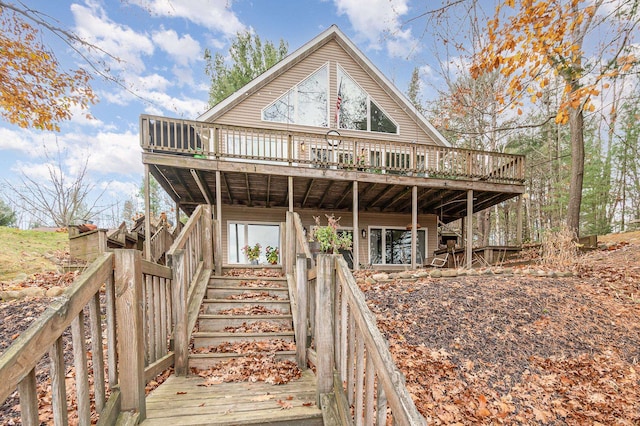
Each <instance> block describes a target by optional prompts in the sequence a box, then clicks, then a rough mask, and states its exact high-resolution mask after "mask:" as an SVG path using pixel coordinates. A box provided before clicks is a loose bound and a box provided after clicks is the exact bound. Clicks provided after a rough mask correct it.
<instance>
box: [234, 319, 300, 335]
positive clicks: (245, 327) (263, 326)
mask: <svg viewBox="0 0 640 426" xmlns="http://www.w3.org/2000/svg"><path fill="white" fill-rule="evenodd" d="M224 331H226V332H229V333H258V332H263V333H275V332H279V331H291V325H285V324H281V323H277V322H272V321H255V322H252V323H248V324H247V323H246V322H243V323H242V325H240V326H237V327H231V326H229V327H225V328H224Z"/></svg>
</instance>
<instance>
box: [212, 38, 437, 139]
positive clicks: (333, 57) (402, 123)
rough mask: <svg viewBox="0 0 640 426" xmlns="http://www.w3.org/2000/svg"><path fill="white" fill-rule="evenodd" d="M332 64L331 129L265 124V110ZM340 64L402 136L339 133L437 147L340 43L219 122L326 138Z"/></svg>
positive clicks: (331, 44) (312, 55)
mask: <svg viewBox="0 0 640 426" xmlns="http://www.w3.org/2000/svg"><path fill="white" fill-rule="evenodd" d="M326 63H329V95H330V96H329V119H330V127H329V128H324V127H311V126H300V125H294V124H285V123H274V122H269V121H262V114H261V112H262V108H264V107H266V106H267V105H269V104H271V103H272V102H273V101H275V100H276V99H278V98H279V97H280V96H281V95H283V94H284V93H286V92H287V91H288V90H289V89H291V87H293V86H294V85H295V84H297V83H299V82H301V81H302V80H304V79H305V78H306V77H308V76H309V75H310V74H312V73H313V72H314V71H316V70H317V69H318V68H320V67H321V66H323V65H324V64H326ZM337 64H340V66H341V67H342V68H343V69H344V70H345V71H346V72H347V73H348V74H349V75H350V76H351V77H352V78H353V79H354V80H355V81H356V82H357V83H358V84H359V85H360V86H361V87H362V88H363V89H364V90H365V91H366V92H367V93H368V94H369V95H370V96H371V97H372V98H373V99H374V100H375V102H376V103H377V104H378V106H380V107H381V108H382V109H383V110H384V111H385V113H386V114H387V115H388V116H389V117H391V118H392V119H393V120H394V121H395V122H396V123H397V124H398V127H399V134H397V135H396V134H391V133H378V132H366V131H354V130H345V129H338V131H339V132H340V134H341V135H344V136H356V137H362V138H368V139H380V140H392V141H401V142H414V141H416V142H418V143H424V144H431V145H433V144H436V142H434V141H433V139H432V138H431V137H430V136H428V135H427V134H426V133H424V132H423V131H422V129H420V127H419V126H418V125H417V124H416V123H415V121H414V120H413V119H412V118H411V117H410V116H409V115H408V114H407V113H406V112H405V110H404V108H405V106H403V105H400V104H398V103H396V102H395V101H394V100H393V99H392V98H391V97H390V96H388V95H387V93H386V92H385V91H384V89H383V88H382V87H381V86H380V85H379V84H378V83H376V82H375V81H374V80H373V79H372V78H371V77H370V76H369V75H368V74H367V73H366V72H365V71H364V69H363V68H362V67H361V66H360V65H359V64H358V63H357V62H356V61H355V60H354V59H353V58H352V57H351V56H350V55H349V54H347V52H346V51H345V50H344V49H343V48H342V47H341V46H340V45H339V44H338V42H336V41H335V40H331V41H330V42H328V43H327V44H325V45H323V46H322V47H320V48H319V49H317V50H315V51H314V52H312V53H310V55H309V56H307V57H306V58H304V60H303V61H301V62H299V63H297V64H296V65H293V66H292V67H291V68H290V69H288V70H287V71H286V72H284V73H282V74H281V75H279V76H278V77H276V78H275V79H274V80H272V81H271V82H269V83H268V84H266V85H265V86H264V87H262V88H260V90H259V91H257V92H256V93H253V94H250V95H249V96H246V98H245V99H244V100H243V101H242V103H240V104H239V105H237V106H235V107H234V108H233V110H231V111H229V112H227V113H226V114H224V115H222V116H221V117H219V118H217V119H216V120H215V121H216V122H217V123H220V124H227V125H236V126H249V127H259V128H268V129H280V130H291V131H304V132H311V133H319V134H325V133H326V132H327V131H329V130H331V129H334V130H335V128H336V125H335V106H336V100H337V92H338V82H337V81H336V78H337V77H336V74H337Z"/></svg>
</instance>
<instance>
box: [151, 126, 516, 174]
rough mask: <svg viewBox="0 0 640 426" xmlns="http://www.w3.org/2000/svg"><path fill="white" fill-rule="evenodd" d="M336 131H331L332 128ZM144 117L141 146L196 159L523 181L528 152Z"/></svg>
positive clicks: (154, 150)
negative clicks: (497, 150)
mask: <svg viewBox="0 0 640 426" xmlns="http://www.w3.org/2000/svg"><path fill="white" fill-rule="evenodd" d="M329 133H331V132H329ZM329 133H327V134H326V135H324V134H317V133H303V132H291V131H284V130H270V129H258V128H250V127H237V126H225V125H219V124H215V123H206V122H200V121H189V120H176V119H171V118H166V117H157V116H150V115H143V116H141V117H140V135H141V145H142V148H143V149H145V150H148V151H152V152H168V153H174V154H181V155H191V156H195V157H197V158H212V159H226V160H229V161H251V162H257V163H273V164H283V163H284V164H288V165H290V166H304V167H321V168H333V169H348V170H357V171H360V172H368V173H390V174H400V175H411V176H419V177H425V178H438V179H479V180H486V181H488V182H500V183H522V182H524V179H525V175H524V173H525V168H524V164H525V163H524V161H525V159H524V156H522V155H513V154H505V153H500V152H490V151H477V150H470V149H459V148H450V147H444V146H438V145H427V144H419V143H407V142H399V141H393V140H380V139H371V138H361V137H348V136H340V135H331V134H329Z"/></svg>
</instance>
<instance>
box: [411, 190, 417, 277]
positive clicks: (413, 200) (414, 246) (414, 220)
mask: <svg viewBox="0 0 640 426" xmlns="http://www.w3.org/2000/svg"><path fill="white" fill-rule="evenodd" d="M417 258H418V187H417V186H414V187H413V188H411V269H416V267H417V265H418V262H417Z"/></svg>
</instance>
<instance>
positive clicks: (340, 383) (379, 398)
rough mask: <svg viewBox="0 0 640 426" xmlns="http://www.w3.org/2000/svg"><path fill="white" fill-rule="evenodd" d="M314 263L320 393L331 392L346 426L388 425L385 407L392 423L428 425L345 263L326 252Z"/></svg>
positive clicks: (317, 366) (315, 340) (316, 340)
mask: <svg viewBox="0 0 640 426" xmlns="http://www.w3.org/2000/svg"><path fill="white" fill-rule="evenodd" d="M317 260H318V266H317V268H318V277H317V283H316V286H317V287H316V295H317V296H316V312H315V323H316V330H315V335H314V342H315V346H316V351H317V364H316V368H317V376H318V393H319V395H323V394H329V393H334V396H335V400H336V402H337V406H338V409H339V412H340V415H341V417H342V418H343V419H347V422H354V423H355V424H387V406H388V407H389V408H390V409H391V417H392V418H393V422H394V424H398V425H407V426H409V425H411V426H414V425H426V420H425V418H424V417H423V416H422V415H421V414H420V412H419V411H418V409H417V408H416V406H415V403H414V402H413V400H412V399H411V395H410V394H409V391H408V390H407V388H406V386H405V379H404V376H403V374H402V373H401V372H400V371H399V370H398V368H397V367H396V365H395V363H394V361H393V358H392V356H391V352H390V351H389V348H388V346H387V343H386V340H385V338H384V336H383V335H382V333H381V332H380V330H379V329H378V327H377V325H376V318H375V315H374V314H373V313H372V312H371V310H370V309H369V308H368V306H367V304H366V301H365V297H364V294H363V293H362V292H361V291H360V288H359V287H358V285H357V284H356V281H355V278H354V277H353V274H352V273H351V271H350V270H349V267H348V266H347V263H346V261H345V260H344V258H342V257H341V256H337V255H324V254H321V255H318V259H317ZM376 387H377V395H374V389H376ZM351 413H353V415H352V414H351Z"/></svg>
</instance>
